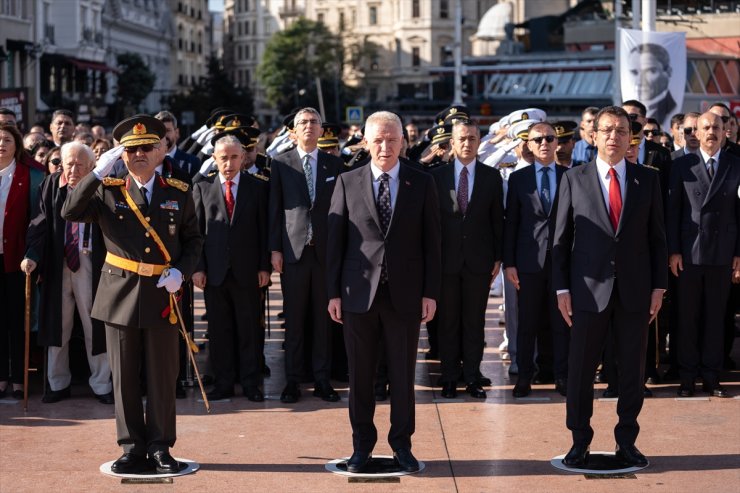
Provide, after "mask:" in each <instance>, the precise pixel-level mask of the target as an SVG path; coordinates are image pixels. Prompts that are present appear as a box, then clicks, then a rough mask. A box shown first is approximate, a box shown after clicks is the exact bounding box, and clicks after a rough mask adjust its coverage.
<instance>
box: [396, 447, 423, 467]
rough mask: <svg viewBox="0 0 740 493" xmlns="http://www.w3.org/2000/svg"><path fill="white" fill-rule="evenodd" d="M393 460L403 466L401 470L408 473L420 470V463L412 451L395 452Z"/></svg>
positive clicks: (402, 449) (400, 450) (403, 449)
mask: <svg viewBox="0 0 740 493" xmlns="http://www.w3.org/2000/svg"><path fill="white" fill-rule="evenodd" d="M393 458H394V459H396V462H397V463H398V465H399V466H401V470H403V471H406V472H416V471H418V470H419V461H418V460H416V457H414V454H412V453H411V450H409V449H407V448H400V449H398V450H396V451H395V452H393Z"/></svg>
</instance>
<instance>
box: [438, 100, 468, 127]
mask: <svg viewBox="0 0 740 493" xmlns="http://www.w3.org/2000/svg"><path fill="white" fill-rule="evenodd" d="M448 117H456V118H470V110H468V107H467V106H465V105H462V104H455V105H452V106H449V107H447V108H446V109H445V110H443V111H440V112H439V113H437V116H435V117H434V121H435V122H437V124H438V125H443V124H444V123H449V122H446V119H447V118H448Z"/></svg>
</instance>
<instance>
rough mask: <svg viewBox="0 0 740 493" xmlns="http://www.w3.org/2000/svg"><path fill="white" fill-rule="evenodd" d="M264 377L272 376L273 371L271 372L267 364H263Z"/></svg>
mask: <svg viewBox="0 0 740 493" xmlns="http://www.w3.org/2000/svg"><path fill="white" fill-rule="evenodd" d="M262 375H264V376H266V377H269V376H270V375H272V371H271V370H270V367H269V366H267V365H266V364H265V363H263V364H262Z"/></svg>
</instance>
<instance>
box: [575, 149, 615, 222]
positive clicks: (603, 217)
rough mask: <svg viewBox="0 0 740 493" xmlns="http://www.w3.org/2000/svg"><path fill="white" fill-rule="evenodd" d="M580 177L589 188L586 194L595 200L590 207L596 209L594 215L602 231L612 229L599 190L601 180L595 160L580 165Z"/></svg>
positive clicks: (602, 196) (602, 195)
mask: <svg viewBox="0 0 740 493" xmlns="http://www.w3.org/2000/svg"><path fill="white" fill-rule="evenodd" d="M581 169H582V171H581V174H582V175H583V176H582V179H583V180H585V184H586V189H587V190H590V192H589V194H588V196H589V198H590V199H591V200H592V201H593V200H596V202H597V203H596V204H593V205H592V209H593V210H595V211H597V212H596V215H597V216H598V217H599V220H600V221H601V224H602V226H603V228H604V231H613V230H614V228H613V227H612V222H611V221H610V220H609V210H608V209H607V207H606V203H605V202H604V194H603V192H602V191H601V180H600V178H599V170H598V168H597V167H596V160H592V161H591V162H590V163H588V164H586V165H584V166H581Z"/></svg>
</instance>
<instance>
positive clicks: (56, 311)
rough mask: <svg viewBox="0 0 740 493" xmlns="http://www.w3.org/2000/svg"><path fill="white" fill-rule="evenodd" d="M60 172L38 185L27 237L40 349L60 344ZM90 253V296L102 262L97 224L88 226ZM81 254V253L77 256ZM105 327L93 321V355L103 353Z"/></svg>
mask: <svg viewBox="0 0 740 493" xmlns="http://www.w3.org/2000/svg"><path fill="white" fill-rule="evenodd" d="M60 177H61V173H54V174H53V175H51V176H49V177H47V178H46V180H44V182H43V183H42V184H41V191H40V193H39V206H38V209H39V210H38V214H37V215H36V217H34V218H33V220H31V224H29V226H28V233H27V235H26V244H27V250H26V255H25V256H26V258H29V259H31V260H33V261H35V262H36V263H37V264H38V267H37V269H36V271H37V272H38V274H39V290H40V294H41V299H40V302H39V334H38V342H39V344H40V345H42V346H61V345H62V273H63V271H64V262H65V260H64V235H65V228H66V225H67V221H65V220H64V219H62V206H63V205H64V201H65V200H66V198H67V191H68V187H67V185H64V186H62V187H60V186H59V180H60ZM88 226H89V227H90V228H91V229H90V242H91V245H92V253H91V254H90V260H91V261H92V297H93V299H95V293H96V291H97V289H98V282H99V281H100V271H101V269H102V268H103V263H104V260H105V253H106V250H105V243H104V242H103V235H102V234H101V232H100V228H99V227H98V225H97V224H91V225H88ZM80 255H82V254H80ZM105 351H106V349H105V326H104V325H103V323H102V322H100V321H98V320H93V333H92V352H93V354H100V353H104V352H105Z"/></svg>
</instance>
